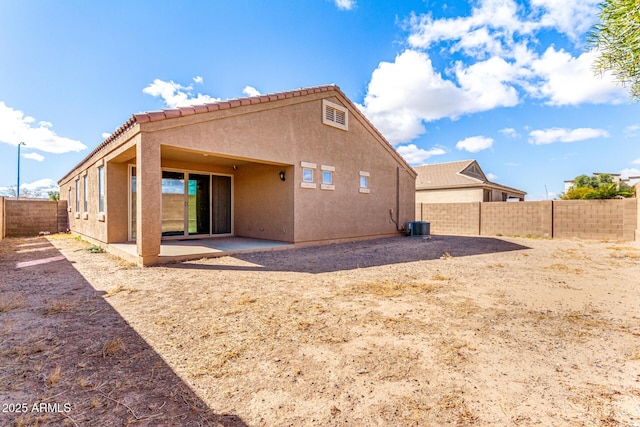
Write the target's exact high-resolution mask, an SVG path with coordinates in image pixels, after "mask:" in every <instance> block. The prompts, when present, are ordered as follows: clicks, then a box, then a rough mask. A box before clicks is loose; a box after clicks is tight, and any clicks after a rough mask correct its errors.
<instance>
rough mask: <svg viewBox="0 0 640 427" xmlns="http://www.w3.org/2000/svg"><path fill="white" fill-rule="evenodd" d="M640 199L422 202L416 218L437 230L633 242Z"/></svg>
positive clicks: (437, 232) (458, 232) (473, 233)
mask: <svg viewBox="0 0 640 427" xmlns="http://www.w3.org/2000/svg"><path fill="white" fill-rule="evenodd" d="M639 211H640V207H639V202H638V199H613V200H554V201H542V202H522V203H479V202H475V203H451V204H437V203H433V204H419V205H418V209H417V212H416V218H420V219H421V220H423V221H427V222H430V223H431V232H432V233H434V234H466V235H487V236H494V235H506V236H512V235H520V236H527V235H530V236H541V237H555V238H573V237H576V238H582V239H615V240H625V241H633V240H634V239H636V236H637V235H638V231H637V230H638V229H639V226H638V223H639V222H640V213H639Z"/></svg>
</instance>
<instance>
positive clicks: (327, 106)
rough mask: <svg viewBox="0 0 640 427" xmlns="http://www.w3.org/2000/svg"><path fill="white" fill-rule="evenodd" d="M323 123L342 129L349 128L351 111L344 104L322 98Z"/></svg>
mask: <svg viewBox="0 0 640 427" xmlns="http://www.w3.org/2000/svg"><path fill="white" fill-rule="evenodd" d="M322 123H324V124H325V125H329V126H333V127H336V128H338V129H342V130H349V111H348V110H347V109H346V108H345V107H343V106H342V105H339V104H335V103H333V102H331V101H327V100H326V99H323V100H322Z"/></svg>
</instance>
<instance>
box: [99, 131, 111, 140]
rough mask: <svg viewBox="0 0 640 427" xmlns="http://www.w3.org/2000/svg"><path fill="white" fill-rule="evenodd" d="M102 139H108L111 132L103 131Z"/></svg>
mask: <svg viewBox="0 0 640 427" xmlns="http://www.w3.org/2000/svg"><path fill="white" fill-rule="evenodd" d="M100 136H101V137H102V139H107V138H109V137H110V136H111V134H110V133H109V132H103V133H102V134H101V135H100Z"/></svg>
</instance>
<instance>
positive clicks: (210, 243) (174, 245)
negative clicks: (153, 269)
mask: <svg viewBox="0 0 640 427" xmlns="http://www.w3.org/2000/svg"><path fill="white" fill-rule="evenodd" d="M293 247H294V245H293V244H292V243H287V242H279V241H275V240H264V239H253V238H249V237H215V238H210V239H197V240H193V239H192V240H163V241H162V243H161V244H160V255H159V257H158V263H159V264H166V263H168V262H177V261H186V260H191V259H200V258H214V257H220V256H227V255H234V254H238V253H246V252H256V251H267V250H280V249H287V248H293ZM107 251H108V252H111V253H113V254H115V255H118V256H119V257H122V258H125V259H126V260H128V261H131V262H137V259H138V253H137V248H136V243H135V242H128V243H111V244H109V245H108V247H107Z"/></svg>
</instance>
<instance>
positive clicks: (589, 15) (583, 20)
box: [531, 0, 601, 40]
mask: <svg viewBox="0 0 640 427" xmlns="http://www.w3.org/2000/svg"><path fill="white" fill-rule="evenodd" d="M600 2H601V0H562V1H558V0H531V5H532V6H534V7H540V8H542V9H544V10H545V13H544V14H543V16H542V18H541V20H540V22H541V23H542V25H544V26H546V27H553V28H555V29H557V30H558V31H560V32H562V33H564V34H567V35H568V36H569V37H570V38H571V39H573V40H575V39H577V38H578V37H579V36H580V35H581V34H583V33H584V32H585V31H587V30H588V29H589V28H590V27H591V26H592V25H593V23H594V22H595V20H596V17H597V15H598V4H599V3H600Z"/></svg>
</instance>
